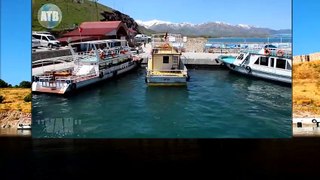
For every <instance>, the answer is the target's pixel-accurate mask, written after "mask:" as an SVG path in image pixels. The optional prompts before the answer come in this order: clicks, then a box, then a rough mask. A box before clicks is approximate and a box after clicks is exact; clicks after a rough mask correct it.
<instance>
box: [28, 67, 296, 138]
mask: <svg viewBox="0 0 320 180" xmlns="http://www.w3.org/2000/svg"><path fill="white" fill-rule="evenodd" d="M189 74H190V76H191V79H190V81H189V82H188V85H187V86H186V87H148V86H147V85H146V83H145V81H144V78H145V69H144V68H141V69H138V70H137V71H134V72H131V73H128V74H126V75H124V76H123V77H119V78H118V79H116V80H109V81H105V82H103V83H100V84H96V85H93V86H90V87H89V88H86V89H83V90H81V91H79V92H77V93H76V94H73V95H71V96H66V97H65V96H57V95H48V94H34V95H33V101H32V106H33V108H32V116H33V117H32V121H33V122H32V128H33V129H32V137H34V138H56V137H58V138H289V137H291V135H292V128H291V114H292V111H291V87H285V86H281V85H277V84H273V83H271V82H266V81H263V80H258V79H250V78H247V77H244V76H239V75H238V74H234V73H232V72H230V71H228V70H226V69H223V68H216V69H211V70H199V69H197V70H194V69H190V70H189Z"/></svg>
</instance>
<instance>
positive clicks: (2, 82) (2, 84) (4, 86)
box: [0, 79, 8, 88]
mask: <svg viewBox="0 0 320 180" xmlns="http://www.w3.org/2000/svg"><path fill="white" fill-rule="evenodd" d="M6 87H8V83H6V82H5V81H4V80H2V79H0V88H6Z"/></svg>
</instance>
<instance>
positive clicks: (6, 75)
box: [0, 0, 31, 85]
mask: <svg viewBox="0 0 320 180" xmlns="http://www.w3.org/2000/svg"><path fill="white" fill-rule="evenodd" d="M0 13H1V37H0V39H1V74H0V78H1V79H3V80H4V81H6V82H8V83H9V84H12V85H17V84H19V83H20V82H21V81H31V1H30V0H28V1H26V0H1V12H0Z"/></svg>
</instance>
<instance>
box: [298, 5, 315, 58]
mask: <svg viewBox="0 0 320 180" xmlns="http://www.w3.org/2000/svg"><path fill="white" fill-rule="evenodd" d="M319 10H320V1H319V0H294V1H293V12H294V13H293V26H294V28H293V54H294V55H302V54H310V53H314V52H319V51H320V23H319V17H320V15H319Z"/></svg>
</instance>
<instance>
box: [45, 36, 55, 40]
mask: <svg viewBox="0 0 320 180" xmlns="http://www.w3.org/2000/svg"><path fill="white" fill-rule="evenodd" d="M47 38H48V39H49V40H56V39H55V38H54V37H53V36H47Z"/></svg>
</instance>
